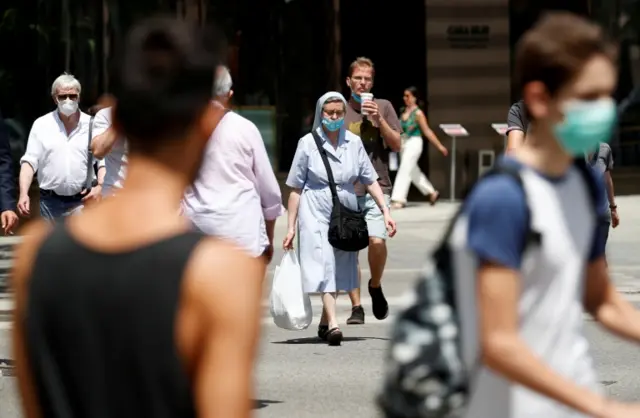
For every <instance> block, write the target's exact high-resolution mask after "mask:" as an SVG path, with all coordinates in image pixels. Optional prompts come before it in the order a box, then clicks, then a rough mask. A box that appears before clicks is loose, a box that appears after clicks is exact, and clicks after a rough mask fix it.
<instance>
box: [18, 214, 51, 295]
mask: <svg viewBox="0 0 640 418" xmlns="http://www.w3.org/2000/svg"><path fill="white" fill-rule="evenodd" d="M52 229H53V228H52V226H51V224H49V223H48V222H46V221H44V220H38V221H34V222H32V223H30V224H29V225H27V226H25V227H24V228H23V229H22V231H21V232H22V234H23V235H22V242H21V243H20V244H18V245H16V248H15V250H14V254H15V261H14V264H13V270H12V272H11V284H12V286H13V287H14V289H15V290H16V291H19V290H20V289H21V288H22V287H23V283H24V282H25V281H26V280H27V279H28V277H29V275H30V274H31V267H32V265H33V262H34V260H35V258H36V256H37V254H38V250H39V249H40V247H41V245H42V243H43V242H44V240H45V239H46V238H47V237H48V236H49V234H50V233H51V230H52Z"/></svg>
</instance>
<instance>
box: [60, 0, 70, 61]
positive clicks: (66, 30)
mask: <svg viewBox="0 0 640 418" xmlns="http://www.w3.org/2000/svg"><path fill="white" fill-rule="evenodd" d="M62 39H63V41H64V70H65V71H66V72H67V73H68V72H70V67H71V16H70V11H69V0H62Z"/></svg>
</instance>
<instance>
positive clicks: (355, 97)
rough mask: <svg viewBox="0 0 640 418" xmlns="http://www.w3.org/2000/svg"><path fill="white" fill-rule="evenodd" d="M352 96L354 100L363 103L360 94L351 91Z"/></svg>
mask: <svg viewBox="0 0 640 418" xmlns="http://www.w3.org/2000/svg"><path fill="white" fill-rule="evenodd" d="M351 97H353V100H355V101H356V102H358V103H362V97H360V95H359V94H356V93H354V92H351Z"/></svg>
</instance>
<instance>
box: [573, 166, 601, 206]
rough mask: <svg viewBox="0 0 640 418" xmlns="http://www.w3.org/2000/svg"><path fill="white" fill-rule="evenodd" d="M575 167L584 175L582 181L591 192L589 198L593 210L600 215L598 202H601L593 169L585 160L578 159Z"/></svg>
mask: <svg viewBox="0 0 640 418" xmlns="http://www.w3.org/2000/svg"><path fill="white" fill-rule="evenodd" d="M574 165H575V166H576V167H577V168H578V171H579V172H580V174H581V175H582V179H583V180H584V182H585V184H586V185H587V189H588V191H589V198H590V199H591V205H592V207H593V210H594V211H595V213H596V216H597V214H598V200H600V196H598V193H599V190H598V186H597V184H596V179H595V176H594V175H593V172H592V171H591V170H592V168H591V167H589V165H588V163H587V161H586V160H585V159H584V158H576V159H575V160H574Z"/></svg>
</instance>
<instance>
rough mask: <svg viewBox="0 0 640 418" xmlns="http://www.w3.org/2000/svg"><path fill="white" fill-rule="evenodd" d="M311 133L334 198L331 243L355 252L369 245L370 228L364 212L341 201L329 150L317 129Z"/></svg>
mask: <svg viewBox="0 0 640 418" xmlns="http://www.w3.org/2000/svg"><path fill="white" fill-rule="evenodd" d="M311 134H312V135H313V139H314V140H315V142H316V146H317V147H318V151H320V156H321V157H322V162H323V164H324V167H325V169H326V170H327V179H328V180H329V188H330V189H331V196H332V198H333V209H332V210H331V218H330V220H329V233H328V236H329V244H331V245H332V246H333V247H334V248H337V249H339V250H342V251H348V252H355V251H360V250H363V249H365V248H367V246H369V230H368V229H367V221H366V220H365V218H364V213H363V212H362V211H359V210H353V209H349V208H348V207H346V206H345V205H343V204H342V203H341V202H340V199H339V198H338V191H337V190H336V182H335V180H334V178H333V171H332V170H331V166H330V165H329V159H328V157H327V151H326V150H325V149H324V148H323V147H322V139H321V138H320V136H319V135H318V134H317V133H316V132H315V131H312V132H311Z"/></svg>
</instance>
